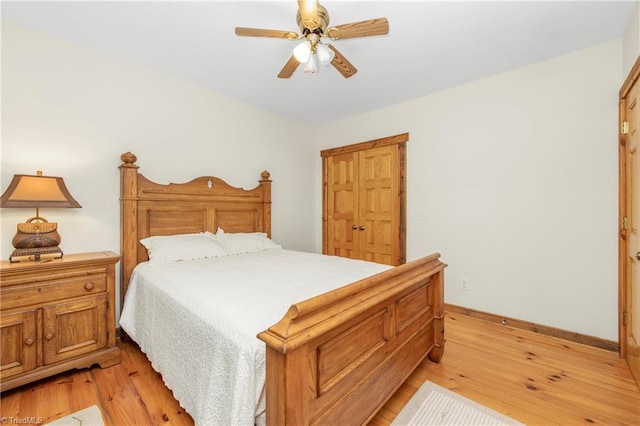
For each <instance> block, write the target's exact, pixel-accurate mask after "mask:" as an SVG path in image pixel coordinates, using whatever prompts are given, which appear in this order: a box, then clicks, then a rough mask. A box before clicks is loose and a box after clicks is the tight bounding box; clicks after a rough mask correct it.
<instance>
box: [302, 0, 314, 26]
mask: <svg viewBox="0 0 640 426" xmlns="http://www.w3.org/2000/svg"><path fill="white" fill-rule="evenodd" d="M298 12H299V13H300V20H301V24H302V26H303V27H304V28H309V29H310V30H311V31H313V30H315V29H316V28H318V0H298Z"/></svg>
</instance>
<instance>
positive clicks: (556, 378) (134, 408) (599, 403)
mask: <svg viewBox="0 0 640 426" xmlns="http://www.w3.org/2000/svg"><path fill="white" fill-rule="evenodd" d="M446 337H447V343H446V347H445V354H444V357H443V359H442V362H441V363H440V364H433V363H431V362H429V361H425V362H423V363H422V364H421V365H420V366H419V367H418V369H417V370H416V371H415V372H414V374H413V375H412V376H411V377H410V378H409V379H408V380H407V382H406V383H405V384H404V385H403V386H402V387H401V388H400V389H399V390H398V392H396V394H395V395H394V396H393V397H392V398H391V399H390V400H389V402H388V403H387V404H386V405H385V407H384V408H383V409H382V410H381V411H380V412H379V413H378V415H377V416H376V417H375V418H374V419H373V420H372V422H371V423H370V424H371V425H388V424H389V423H390V422H391V420H392V419H393V417H394V416H395V415H396V414H397V413H398V412H399V410H400V409H401V408H402V406H403V405H404V404H405V403H406V402H407V401H408V400H409V398H410V397H411V396H412V395H413V393H414V392H415V391H416V390H417V389H418V387H419V386H420V385H421V384H422V383H423V382H424V381H425V380H427V379H428V380H431V381H432V382H434V383H437V384H439V385H441V386H444V387H446V388H449V389H451V390H452V391H454V392H456V393H459V394H460V395H463V396H465V397H467V398H470V399H473V400H475V401H476V402H479V403H481V404H484V405H485V406H487V407H490V408H493V409H494V410H497V411H500V412H502V413H504V414H506V415H508V416H510V417H512V418H514V419H516V420H519V421H520V422H522V423H525V424H529V425H551V424H557V425H573V424H604V425H614V424H615V425H624V424H628V425H638V424H640V391H639V390H638V388H637V387H636V384H635V382H634V381H633V379H632V377H631V375H630V372H629V369H628V368H627V366H626V364H625V362H624V361H623V360H622V359H620V358H619V357H618V356H617V354H614V353H612V352H607V351H604V350H601V349H595V348H592V347H588V346H583V345H579V344H575V343H571V342H566V341H563V340H559V339H554V338H550V337H545V336H541V335H538V334H534V333H530V332H526V331H520V330H516V329H512V328H509V327H505V326H501V325H497V324H492V323H488V322H484V321H482V320H479V319H474V318H470V317H465V316H462V315H458V314H448V315H447V318H446ZM120 347H121V348H122V363H121V364H119V365H117V366H114V367H111V368H107V369H100V368H99V367H94V368H92V369H90V370H78V371H73V372H69V373H64V374H61V375H58V376H55V377H52V378H50V379H45V380H42V381H39V382H36V383H33V384H31V385H26V386H23V387H21V388H18V389H14V390H10V391H7V392H5V393H3V394H2V395H1V397H0V404H1V405H0V415H1V416H2V417H7V418H9V420H11V418H14V419H22V418H25V417H31V416H34V417H41V418H42V419H43V421H44V422H48V421H51V420H54V419H56V418H59V417H62V416H65V415H67V414H70V413H72V412H74V411H77V410H80V409H82V408H85V407H88V406H90V405H92V404H96V405H98V407H100V409H101V411H102V413H103V417H104V419H105V422H106V424H107V425H116V426H120V425H134V424H139V425H151V424H155V425H167V426H168V425H193V420H192V418H191V417H190V416H189V415H188V414H187V413H186V412H185V411H184V410H183V409H182V408H180V406H179V404H178V403H177V402H176V400H175V399H174V398H173V396H172V394H171V391H169V390H168V389H167V388H166V387H165V386H164V385H163V383H162V380H161V378H160V376H159V375H158V374H157V373H155V372H154V371H153V369H152V368H151V367H150V364H149V362H148V361H147V359H146V357H145V356H144V355H143V354H142V353H141V352H140V351H139V350H138V349H137V347H136V346H134V345H132V344H120ZM14 423H17V422H14Z"/></svg>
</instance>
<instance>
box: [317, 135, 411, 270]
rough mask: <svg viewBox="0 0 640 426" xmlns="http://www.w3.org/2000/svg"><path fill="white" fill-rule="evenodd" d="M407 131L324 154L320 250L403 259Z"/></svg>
mask: <svg viewBox="0 0 640 426" xmlns="http://www.w3.org/2000/svg"><path fill="white" fill-rule="evenodd" d="M407 140H408V134H402V135H397V136H392V137H389V138H384V139H377V140H374V141H369V142H362V143H359V144H355V145H348V146H344V147H339V148H333V149H330V150H325V151H322V152H321V155H322V157H323V173H324V175H323V216H322V220H323V227H322V229H323V253H325V254H330V255H335V256H342V257H349V258H352V259H362V260H369V261H373V262H378V263H386V264H389V265H399V264H402V263H404V262H405V245H406V244H405V228H406V226H405V223H406V222H405V192H404V186H405V182H404V177H405V142H406V141H407Z"/></svg>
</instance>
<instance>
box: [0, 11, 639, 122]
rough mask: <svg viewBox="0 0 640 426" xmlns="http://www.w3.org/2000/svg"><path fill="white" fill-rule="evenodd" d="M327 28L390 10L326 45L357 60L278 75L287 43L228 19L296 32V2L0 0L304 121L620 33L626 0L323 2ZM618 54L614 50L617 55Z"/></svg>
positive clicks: (90, 43)
mask: <svg viewBox="0 0 640 426" xmlns="http://www.w3.org/2000/svg"><path fill="white" fill-rule="evenodd" d="M322 4H323V5H324V6H325V7H326V8H327V9H328V11H329V14H330V17H331V25H340V24H345V23H349V22H354V21H362V20H366V19H371V18H377V17H382V16H384V17H387V18H388V19H389V28H390V30H389V34H388V35H386V36H377V37H366V38H359V39H348V40H338V41H335V42H333V45H334V46H335V47H336V48H338V50H340V52H341V53H342V54H343V55H344V56H345V57H346V58H347V59H348V60H349V61H350V62H351V63H352V64H353V65H354V66H355V67H356V68H357V69H358V73H357V74H356V75H354V76H353V77H351V78H349V79H345V78H344V77H342V76H341V75H340V74H339V73H338V72H337V71H336V70H335V69H333V68H332V67H329V68H326V69H325V68H323V69H322V70H321V72H319V73H318V74H317V75H315V76H310V75H305V74H303V73H302V72H301V69H300V68H299V69H298V70H297V71H296V73H295V74H294V75H293V77H292V78H290V79H279V78H277V74H278V73H279V72H280V69H281V68H282V67H283V66H284V64H285V62H286V61H287V60H288V59H289V57H290V55H291V50H292V49H293V47H294V46H295V45H296V42H295V41H289V40H284V39H282V40H281V39H274V38H256V37H237V36H236V35H235V34H234V27H236V26H243V27H255V28H267V29H278V30H287V31H295V32H299V30H298V28H297V25H296V22H295V16H296V11H297V2H296V1H295V0H286V1H284V0H283V1H254V2H248V1H199V2H189V1H173V2H167V1H164V2H160V1H138V2H133V1H120V2H112V1H104V2H97V1H84V2H78V1H72V2H56V1H45V2H33V1H20V2H17V1H16V2H11V1H6V0H3V1H2V4H1V8H2V9H1V13H2V19H7V20H10V21H13V22H16V23H20V24H23V25H25V26H28V27H31V28H34V29H36V30H39V31H42V32H44V33H48V34H50V35H53V36H56V37H59V38H61V39H64V40H68V41H70V42H73V43H76V44H79V45H84V46H86V47H89V48H91V49H94V50H96V51H100V52H103V53H105V54H108V55H111V56H114V57H117V58H120V59H122V60H124V61H126V62H129V63H134V64H139V65H142V66H145V67H148V68H150V69H153V70H156V71H158V72H161V73H163V74H167V75H170V76H173V77H176V78H179V79H182V80H186V81H190V82H193V83H195V84H197V85H200V86H204V87H208V88H210V89H211V90H213V91H215V92H218V93H222V94H226V95H228V96H230V97H233V98H236V99H239V100H241V101H244V102H247V103H249V104H253V105H255V106H258V107H261V108H265V109H268V110H271V111H274V112H277V113H280V114H284V115H287V116H290V117H292V118H294V119H297V120H301V121H304V122H307V123H310V124H315V125H321V124H326V123H329V122H332V121H336V120H341V119H343V118H346V117H349V116H353V115H356V114H360V113H363V112H366V111H370V110H374V109H378V108H381V107H384V106H388V105H393V104H397V103H400V102H403V101H406V100H409V99H412V98H416V97H420V96H424V95H426V94H429V93H433V92H436V91H440V90H443V89H446V88H448V87H452V86H455V85H459V84H462V83H465V82H469V81H473V80H477V79H480V78H483V77H486V76H489V75H493V74H497V73H500V72H504V71H508V70H511V69H514V68H518V67H521V66H524V65H528V64H531V63H535V62H538V61H541V60H545V59H548V58H551V57H554V56H557V55H561V54H564V53H568V52H571V51H575V50H578V49H582V48H584V47H588V46H592V45H594V44H597V43H600V42H604V41H607V40H611V39H614V38H617V37H621V36H622V34H623V33H624V30H625V29H626V26H627V23H628V21H629V18H630V17H631V14H632V12H633V9H634V7H635V5H636V2H635V0H634V1H630V0H624V1H613V0H607V1H575V0H573V1H500V2H488V1H466V2H462V1H451V0H450V1H408V2H407V1H331V0H324V1H322ZM620 60H621V61H622V58H621V59H620Z"/></svg>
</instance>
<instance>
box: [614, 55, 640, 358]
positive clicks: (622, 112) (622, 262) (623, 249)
mask: <svg viewBox="0 0 640 426" xmlns="http://www.w3.org/2000/svg"><path fill="white" fill-rule="evenodd" d="M639 78H640V56H639V57H638V58H637V59H636V62H635V63H634V64H633V67H632V68H631V71H630V72H629V75H627V78H626V79H625V81H624V83H622V87H621V88H620V92H619V101H618V339H619V341H620V357H621V358H625V356H626V353H627V333H626V328H625V325H624V312H625V309H626V307H627V291H626V280H627V276H626V275H627V273H626V271H627V235H626V234H627V233H626V230H625V229H624V227H623V220H624V217H625V216H626V213H627V172H626V162H625V160H626V149H625V148H626V135H624V134H622V123H623V122H624V121H625V120H626V118H627V117H626V105H627V104H626V101H627V95H628V94H629V90H630V89H631V87H632V86H633V84H634V83H635V82H636V81H638V79H639Z"/></svg>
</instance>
